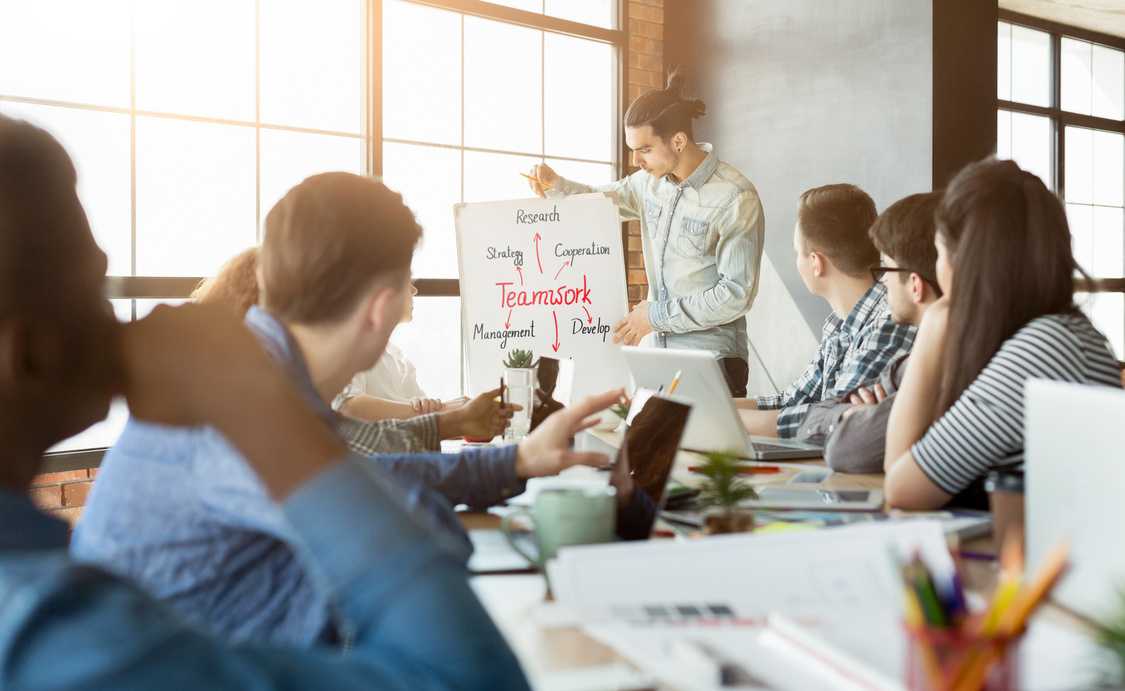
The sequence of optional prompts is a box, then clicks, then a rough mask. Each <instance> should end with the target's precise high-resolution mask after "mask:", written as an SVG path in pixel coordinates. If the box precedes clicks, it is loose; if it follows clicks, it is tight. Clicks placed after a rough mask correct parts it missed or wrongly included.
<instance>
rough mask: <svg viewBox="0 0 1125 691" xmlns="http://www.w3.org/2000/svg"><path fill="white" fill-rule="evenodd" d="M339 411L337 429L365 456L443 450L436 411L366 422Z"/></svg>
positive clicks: (357, 451) (356, 450) (355, 449)
mask: <svg viewBox="0 0 1125 691" xmlns="http://www.w3.org/2000/svg"><path fill="white" fill-rule="evenodd" d="M336 415H337V417H336V422H337V425H336V427H337V430H339V432H340V434H341V436H343V437H344V440H345V441H346V442H347V443H348V448H349V449H350V450H351V451H353V452H355V453H358V454H360V455H362V456H371V455H374V454H377V453H419V452H421V451H440V450H441V437H439V436H438V425H437V414H436V413H430V414H429V415H418V416H416V417H412V418H408V419H406V420H377V421H375V422H363V421H360V420H356V419H353V418H350V417H347V416H346V415H341V414H339V413H337V414H336Z"/></svg>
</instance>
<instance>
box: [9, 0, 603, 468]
mask: <svg viewBox="0 0 1125 691" xmlns="http://www.w3.org/2000/svg"><path fill="white" fill-rule="evenodd" d="M618 6H619V1H618V0H581V1H580V2H578V1H573V0H565V1H564V0H506V1H504V2H498V3H489V2H480V1H479V0H449V1H448V2H446V1H443V0H416V1H407V0H316V1H315V2H314V1H313V0H303V1H293V2H272V1H271V2H267V1H265V0H143V1H142V0H132V1H130V0H97V2H89V1H88V0H85V1H84V0H35V2H24V1H22V0H0V112H3V113H5V114H8V115H14V116H18V117H22V118H25V119H28V120H30V121H32V122H35V123H37V124H39V125H41V126H42V127H44V128H46V129H48V130H50V131H51V132H52V133H54V134H55V135H56V136H57V137H58V138H59V139H60V141H61V142H62V143H63V145H64V146H65V147H66V148H67V150H68V151H69V152H70V154H71V156H72V158H73V159H74V161H75V163H76V166H77V168H78V173H79V196H80V198H81V200H82V202H83V204H84V206H85V207H86V209H87V213H88V215H89V217H90V222H91V226H92V228H93V230H94V234H95V237H96V238H97V240H98V242H99V244H100V245H101V246H102V248H103V249H104V250H105V251H106V253H107V254H108V255H109V273H110V275H111V276H116V277H121V278H119V279H115V280H113V281H111V286H112V288H111V297H116V298H119V299H116V300H114V307H115V309H116V311H117V313H118V315H119V316H120V317H122V318H125V319H129V318H137V317H139V316H143V314H144V313H146V312H147V311H148V310H149V309H151V307H152V305H153V304H155V302H159V301H170V300H175V299H183V298H185V297H187V292H188V290H190V286H191V285H193V283H194V281H195V280H196V278H198V277H201V276H208V275H212V274H213V273H214V272H215V271H216V269H218V267H219V266H220V265H221V264H222V263H223V262H224V261H225V260H226V259H228V258H230V257H231V256H233V255H234V254H236V253H237V252H238V251H240V250H242V249H243V248H245V247H248V246H250V245H253V244H255V243H256V242H257V241H258V239H259V237H260V232H261V227H262V220H263V219H264V217H265V214H266V213H267V212H268V211H269V209H270V207H271V206H272V205H273V204H274V203H275V202H276V201H277V199H279V198H280V197H281V195H282V194H284V192H285V191H286V190H287V189H288V188H289V187H291V186H292V185H293V184H295V183H297V182H299V181H300V180H301V179H302V178H304V177H306V176H307V175H310V174H314V173H317V172H322V171H326V170H345V171H352V172H357V173H366V174H371V175H381V176H383V178H384V179H385V181H386V182H387V184H388V185H389V186H391V187H392V188H395V189H397V190H399V191H400V192H402V193H403V196H404V198H405V200H406V202H407V204H408V205H409V206H410V207H411V208H412V209H413V210H414V211H415V213H416V214H417V216H418V218H419V220H420V221H421V223H422V225H423V227H424V229H425V240H424V243H423V246H422V248H421V251H420V252H419V253H418V255H417V257H416V261H415V264H414V267H413V268H414V274H415V277H416V278H417V279H419V281H418V283H419V288H420V295H419V298H418V300H417V301H416V308H415V320H414V322H413V323H412V324H408V325H403V326H402V327H400V328H399V329H398V330H397V331H396V333H395V336H394V340H395V342H396V343H398V345H399V346H400V347H402V348H403V350H405V351H406V352H407V353H408V355H409V356H411V357H412V358H413V359H415V360H416V361H418V362H424V363H425V365H426V366H425V367H419V374H420V377H419V378H420V380H421V384H422V386H423V387H424V388H426V389H427V391H428V392H429V393H430V394H431V395H434V396H439V397H450V396H454V395H457V394H458V393H460V391H461V353H460V337H459V324H460V306H459V298H458V297H457V292H458V291H457V285H456V280H455V279H456V276H457V259H456V241H455V237H454V233H453V221H452V219H453V215H452V206H453V204H455V203H458V202H462V201H467V202H471V201H483V200H489V199H500V198H509V197H514V196H524V195H527V194H528V191H527V187H526V185H525V184H524V180H523V178H521V177H520V176H519V174H518V173H519V172H520V171H523V170H525V169H526V168H529V167H530V166H531V165H532V164H534V163H536V162H539V161H546V162H548V163H550V164H551V165H552V166H554V167H555V168H556V169H557V170H559V171H560V172H561V173H562V174H564V175H569V176H573V177H575V178H578V179H582V180H584V181H589V182H595V183H596V182H602V181H608V180H610V179H612V178H613V177H614V176H615V175H616V173H617V160H618V156H617V155H616V151H617V136H616V132H617V129H618V122H619V117H618V116H619V113H620V101H621V94H622V91H623V90H622V88H620V86H619V79H620V77H619V72H620V70H621V66H620V64H619V57H618V56H619V55H620V51H621V50H622V47H623V44H624V34H623V32H621V31H618V30H617V29H616V27H617V26H618V24H619V21H620V19H619V16H618ZM172 277H182V278H183V280H176V279H175V278H172ZM144 298H158V299H156V300H148V299H144ZM124 415H125V411H124V408H123V407H122V406H117V407H116V409H115V414H114V416H113V419H112V420H111V421H110V423H109V424H106V425H102V426H100V427H98V428H95V429H93V430H92V431H90V432H88V433H86V434H85V435H83V436H82V437H81V438H78V439H75V440H71V441H70V442H67V443H66V444H64V445H63V446H62V447H60V449H73V448H90V447H95V446H100V445H104V444H105V443H107V442H109V441H112V439H113V438H114V435H115V434H116V432H117V430H119V429H120V425H121V421H122V420H123V419H124Z"/></svg>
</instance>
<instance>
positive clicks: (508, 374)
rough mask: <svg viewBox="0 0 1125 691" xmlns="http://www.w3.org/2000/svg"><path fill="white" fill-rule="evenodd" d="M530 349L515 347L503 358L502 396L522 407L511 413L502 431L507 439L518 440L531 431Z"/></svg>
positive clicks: (532, 365) (532, 366) (532, 385)
mask: <svg viewBox="0 0 1125 691" xmlns="http://www.w3.org/2000/svg"><path fill="white" fill-rule="evenodd" d="M533 358H534V356H533V355H532V353H531V351H530V350H520V349H519V348H516V349H514V350H512V351H511V352H509V353H508V357H507V358H506V359H505V360H504V387H505V392H504V396H505V398H506V399H507V401H508V403H514V404H516V405H518V406H520V407H521V408H522V410H518V411H516V412H515V413H514V414H513V415H512V421H511V423H510V424H509V425H508V429H507V430H505V432H504V438H505V439H507V440H509V441H519V440H520V439H523V438H524V437H526V436H527V433H528V432H529V431H531V411H532V408H533V406H534V405H535V387H536V382H535V363H534V362H533Z"/></svg>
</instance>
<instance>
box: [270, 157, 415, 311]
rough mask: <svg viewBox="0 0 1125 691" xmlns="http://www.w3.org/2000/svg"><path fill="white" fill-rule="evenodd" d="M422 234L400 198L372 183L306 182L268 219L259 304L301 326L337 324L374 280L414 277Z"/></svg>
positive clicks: (324, 177)
mask: <svg viewBox="0 0 1125 691" xmlns="http://www.w3.org/2000/svg"><path fill="white" fill-rule="evenodd" d="M421 237H422V229H421V227H419V225H418V222H417V221H416V220H415V219H414V214H413V213H411V211H410V209H408V208H407V207H406V205H405V204H403V202H402V196H401V195H399V194H398V193H397V192H394V191H392V190H390V189H388V188H387V186H386V185H384V184H383V183H381V182H378V181H376V180H374V179H372V178H367V177H361V176H359V175H353V174H351V173H322V174H320V175H314V176H312V177H310V178H306V179H305V180H304V181H303V182H301V183H300V184H298V185H297V186H296V187H294V188H293V189H291V190H289V192H288V193H287V194H286V195H285V196H284V197H282V199H281V201H279V202H278V203H277V204H276V205H274V207H273V209H271V210H270V212H269V215H267V216H266V229H265V238H264V239H263V241H262V249H261V255H260V258H259V262H260V263H261V274H262V285H261V286H260V288H261V298H262V305H263V306H264V307H265V308H266V309H268V310H269V311H270V312H272V313H274V314H275V315H276V316H277V317H279V318H281V319H283V320H285V321H290V322H295V323H300V324H317V323H325V322H333V321H338V320H340V319H342V318H344V317H345V316H346V315H347V314H348V313H350V312H351V311H352V310H353V309H355V306H356V303H357V302H358V301H359V299H360V297H361V296H362V295H363V294H364V293H365V292H366V291H367V290H369V289H370V288H371V286H372V285H373V284H374V283H375V281H379V280H395V279H402V280H403V281H404V282H405V280H406V278H407V275H409V271H410V260H411V258H412V257H413V255H414V248H415V246H416V245H417V244H418V241H419V239H421Z"/></svg>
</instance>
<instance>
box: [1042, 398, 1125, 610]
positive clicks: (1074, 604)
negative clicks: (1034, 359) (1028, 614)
mask: <svg viewBox="0 0 1125 691" xmlns="http://www.w3.org/2000/svg"><path fill="white" fill-rule="evenodd" d="M1123 421H1125V392H1123V391H1121V390H1120V389H1114V388H1110V387H1106V386H1079V385H1077V384H1060V383H1058V382H1048V381H1031V382H1029V383H1028V385H1027V388H1026V389H1025V407H1024V477H1025V488H1026V489H1025V494H1024V503H1025V504H1024V505H1025V510H1026V518H1025V526H1024V530H1025V537H1026V540H1027V557H1028V558H1027V568H1028V573H1029V574H1030V573H1035V571H1036V569H1038V567H1039V565H1040V563H1041V562H1042V561H1043V558H1044V557H1045V556H1046V554H1047V553H1048V552H1049V551H1050V550H1051V549H1052V548H1053V547H1054V546H1055V545H1056V544H1057V543H1059V542H1061V541H1064V540H1066V541H1068V542H1069V543H1070V566H1069V567H1068V568H1067V570H1066V571H1065V572H1064V573H1063V577H1062V581H1061V582H1060V583H1059V585H1058V586H1057V587H1056V588H1055V590H1054V592H1053V593H1052V598H1053V599H1054V600H1055V601H1057V602H1059V603H1060V604H1063V605H1065V606H1067V607H1069V608H1071V609H1073V610H1075V611H1077V612H1079V613H1080V614H1084V615H1086V616H1088V617H1092V618H1095V619H1098V620H1105V619H1106V618H1109V617H1113V616H1115V615H1116V614H1117V613H1118V612H1119V611H1120V607H1121V605H1120V602H1121V595H1120V593H1121V592H1122V588H1123V587H1125V550H1123V549H1121V526H1122V525H1125V502H1123V501H1122V500H1121V498H1122V496H1123V495H1125V453H1123V452H1122V446H1123V444H1125V434H1123V433H1122V422H1123Z"/></svg>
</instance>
